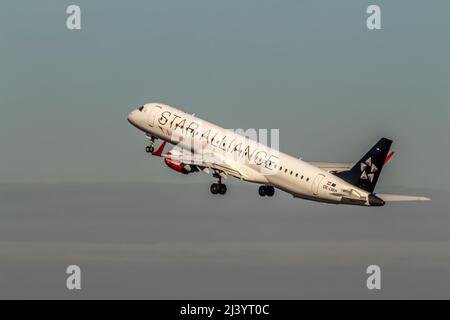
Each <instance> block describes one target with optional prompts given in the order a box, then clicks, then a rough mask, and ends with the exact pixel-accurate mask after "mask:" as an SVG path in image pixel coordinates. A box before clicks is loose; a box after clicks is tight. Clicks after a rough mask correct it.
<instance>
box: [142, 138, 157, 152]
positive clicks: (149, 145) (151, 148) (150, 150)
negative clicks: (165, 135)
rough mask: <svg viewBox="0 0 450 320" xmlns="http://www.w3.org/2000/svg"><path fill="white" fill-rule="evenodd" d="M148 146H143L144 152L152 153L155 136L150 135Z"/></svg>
mask: <svg viewBox="0 0 450 320" xmlns="http://www.w3.org/2000/svg"><path fill="white" fill-rule="evenodd" d="M148 139H149V143H148V146H146V147H145V152H147V153H153V152H155V147H154V146H153V145H154V144H155V140H156V137H155V136H150V137H149V138H148Z"/></svg>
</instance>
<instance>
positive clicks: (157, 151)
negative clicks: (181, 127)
mask: <svg viewBox="0 0 450 320" xmlns="http://www.w3.org/2000/svg"><path fill="white" fill-rule="evenodd" d="M166 144H167V141H164V142H163V143H161V145H160V146H159V148H158V150H156V151H155V152H153V153H152V155H154V156H157V157H161V155H162V153H163V151H164V147H165V146H166Z"/></svg>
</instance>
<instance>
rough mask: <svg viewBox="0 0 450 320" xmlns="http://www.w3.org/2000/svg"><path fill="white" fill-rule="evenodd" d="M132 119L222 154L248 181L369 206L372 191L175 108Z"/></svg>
mask: <svg viewBox="0 0 450 320" xmlns="http://www.w3.org/2000/svg"><path fill="white" fill-rule="evenodd" d="M128 120H129V121H130V122H131V123H132V124H133V125H134V126H135V127H137V128H138V129H140V130H142V131H144V132H145V133H147V134H149V135H152V136H156V137H158V138H160V139H162V140H164V141H168V142H170V143H173V144H175V145H177V146H178V147H180V148H181V149H185V150H188V151H189V152H193V153H194V154H211V153H212V154H215V155H217V157H216V159H223V161H224V162H226V163H227V164H228V165H231V166H232V167H233V168H234V169H236V170H238V171H239V172H241V173H242V174H243V175H242V177H241V179H242V180H245V181H250V182H254V183H259V184H265V185H271V186H273V187H276V188H278V189H281V190H283V191H285V192H288V193H290V194H292V195H293V196H294V197H299V198H305V199H310V200H315V201H320V202H328V203H341V200H342V198H345V199H352V200H355V201H357V202H359V204H362V205H369V204H368V198H367V197H368V195H369V193H368V192H367V191H364V190H362V189H360V188H357V187H355V186H353V185H351V184H349V183H347V182H345V181H344V180H342V179H340V178H339V177H337V176H335V175H334V174H332V173H330V172H328V171H326V170H323V169H321V168H318V167H315V166H313V165H312V164H310V163H308V162H305V161H302V160H301V159H298V158H294V157H292V156H290V155H288V154H285V153H282V152H280V151H279V150H276V149H273V148H270V147H268V146H265V145H263V144H261V143H258V142H257V141H254V140H252V139H249V138H248V137H245V136H243V135H240V134H238V133H235V132H233V131H231V130H227V129H224V128H222V127H220V126H217V125H215V124H212V123H210V122H207V121H204V120H201V119H199V118H197V117H195V116H194V115H190V114H187V113H185V112H183V111H181V110H178V109H176V108H173V107H171V106H168V105H165V104H161V103H148V104H145V105H144V106H143V108H141V110H140V109H136V110H134V111H133V112H131V113H130V115H129V116H128Z"/></svg>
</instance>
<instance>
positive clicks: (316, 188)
mask: <svg viewBox="0 0 450 320" xmlns="http://www.w3.org/2000/svg"><path fill="white" fill-rule="evenodd" d="M323 178H325V175H324V174H321V173H319V174H318V175H317V176H316V177H315V178H314V181H313V184H312V193H313V195H315V196H317V195H318V194H319V186H320V183H321V182H322V180H323Z"/></svg>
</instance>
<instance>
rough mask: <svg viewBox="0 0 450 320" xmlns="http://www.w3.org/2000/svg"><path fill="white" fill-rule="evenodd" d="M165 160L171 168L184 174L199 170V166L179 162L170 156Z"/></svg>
mask: <svg viewBox="0 0 450 320" xmlns="http://www.w3.org/2000/svg"><path fill="white" fill-rule="evenodd" d="M164 162H165V163H166V165H167V166H168V167H169V168H170V169H172V170H175V171H178V172H181V173H184V174H188V173H191V172H196V171H198V168H197V167H196V166H193V165H190V164H185V163H181V162H178V161H176V160H173V159H170V158H165V159H164Z"/></svg>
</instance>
